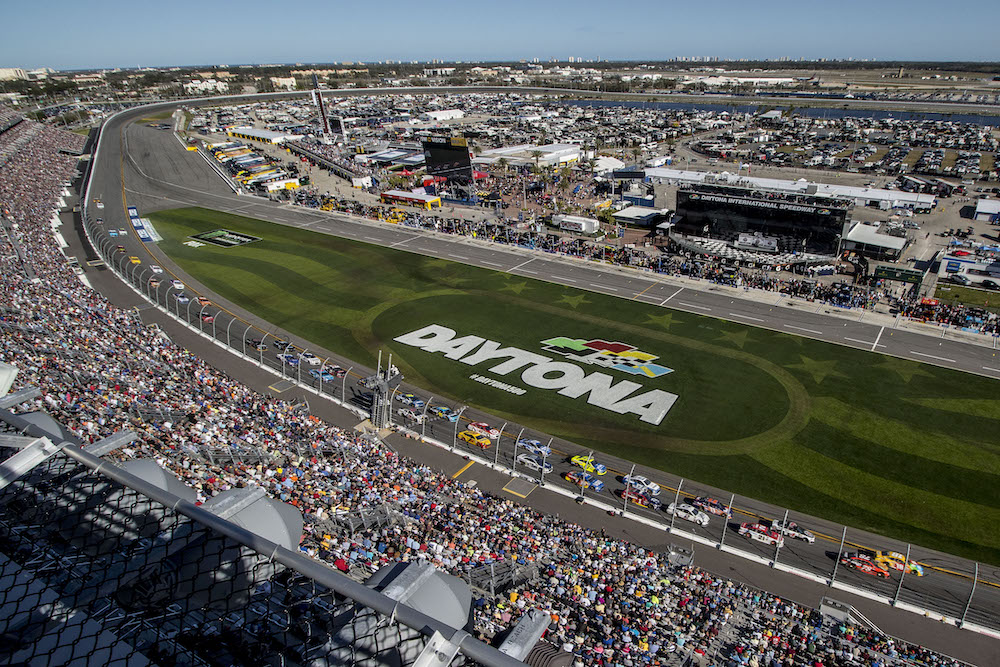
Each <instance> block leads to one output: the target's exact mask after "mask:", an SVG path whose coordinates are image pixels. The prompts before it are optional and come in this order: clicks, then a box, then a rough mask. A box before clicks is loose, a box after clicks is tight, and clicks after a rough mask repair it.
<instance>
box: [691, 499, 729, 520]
mask: <svg viewBox="0 0 1000 667" xmlns="http://www.w3.org/2000/svg"><path fill="white" fill-rule="evenodd" d="M688 502H689V503H691V504H692V505H694V506H695V507H697V508H698V509H700V510H701V511H703V512H708V513H709V514H714V515H716V516H724V517H726V518H727V519H729V518H732V516H733V513H732V511H731V510H730V509H729V508H728V507H726V506H725V505H724V504H723V503H722V502H721V501H718V500H716V499H715V498H708V497H707V496H698V497H697V498H692V499H691V500H689V501H688Z"/></svg>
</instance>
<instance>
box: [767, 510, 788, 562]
mask: <svg viewBox="0 0 1000 667" xmlns="http://www.w3.org/2000/svg"><path fill="white" fill-rule="evenodd" d="M771 527H772V528H773V527H774V524H773V523H772V524H771ZM786 528H788V510H787V509H786V510H785V518H783V519H782V520H781V530H779V531H778V535H779V536H780V537H781V539H780V540H779V541H777V542H775V543H774V562H773V563H771V567H774V566H775V565H777V564H778V554H779V553H781V544H782V542H784V541H785V529H786Z"/></svg>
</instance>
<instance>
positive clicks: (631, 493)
mask: <svg viewBox="0 0 1000 667" xmlns="http://www.w3.org/2000/svg"><path fill="white" fill-rule="evenodd" d="M618 495H619V496H621V497H622V498H624V499H626V500H628V501H629V502H632V503H635V504H636V505H638V506H639V507H646V508H648V509H654V510H658V509H660V505H661V504H662V503H660V501H659V499H658V498H654V497H652V496H647V495H646V494H645V493H640V492H639V491H636V490H635V489H622V490H621V491H619V492H618Z"/></svg>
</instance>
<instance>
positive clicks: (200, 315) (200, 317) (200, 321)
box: [198, 306, 208, 333]
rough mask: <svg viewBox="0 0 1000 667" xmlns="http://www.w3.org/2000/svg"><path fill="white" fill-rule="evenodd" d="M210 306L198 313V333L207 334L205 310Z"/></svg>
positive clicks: (202, 308) (204, 307)
mask: <svg viewBox="0 0 1000 667" xmlns="http://www.w3.org/2000/svg"><path fill="white" fill-rule="evenodd" d="M206 308H208V306H202V307H201V310H199V311H198V331H200V332H202V333H205V309H206Z"/></svg>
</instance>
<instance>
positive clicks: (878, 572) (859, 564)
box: [840, 551, 889, 579]
mask: <svg viewBox="0 0 1000 667" xmlns="http://www.w3.org/2000/svg"><path fill="white" fill-rule="evenodd" d="M840 564H841V565H845V566H847V567H849V568H851V569H852V570H858V571H859V572H864V573H865V574H870V575H872V576H873V577H885V578H886V579H888V578H889V570H887V569H885V568H884V567H882V566H881V565H879V564H877V563H876V562H875V561H874V560H872V558H871V557H870V556H869V555H868V554H865V553H859V552H857V551H845V552H844V553H842V554H840Z"/></svg>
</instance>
